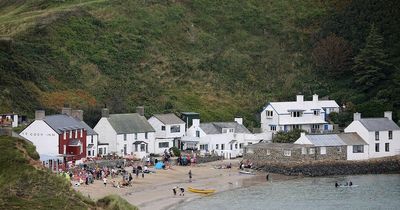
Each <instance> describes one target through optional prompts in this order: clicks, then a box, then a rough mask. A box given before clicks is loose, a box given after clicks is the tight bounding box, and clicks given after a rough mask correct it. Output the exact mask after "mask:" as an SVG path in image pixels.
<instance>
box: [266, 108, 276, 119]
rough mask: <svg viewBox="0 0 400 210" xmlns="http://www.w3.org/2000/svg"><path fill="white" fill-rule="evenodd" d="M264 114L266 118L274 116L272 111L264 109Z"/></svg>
mask: <svg viewBox="0 0 400 210" xmlns="http://www.w3.org/2000/svg"><path fill="white" fill-rule="evenodd" d="M265 114H266V115H267V118H272V117H273V116H274V112H273V111H268V110H267V111H266V112H265Z"/></svg>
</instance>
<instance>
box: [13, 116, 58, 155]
mask: <svg viewBox="0 0 400 210" xmlns="http://www.w3.org/2000/svg"><path fill="white" fill-rule="evenodd" d="M20 135H21V136H22V137H24V138H26V139H28V140H29V141H31V142H32V143H33V144H34V145H35V146H36V151H37V152H38V153H39V154H49V155H57V154H58V139H59V136H58V134H57V133H56V132H55V131H54V130H53V129H52V128H51V127H50V126H48V125H47V124H46V123H45V122H44V121H43V120H35V121H33V122H32V123H31V124H30V125H29V126H28V127H26V128H25V129H24V130H23V131H22V132H21V133H20Z"/></svg>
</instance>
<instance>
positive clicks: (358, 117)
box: [353, 112, 361, 121]
mask: <svg viewBox="0 0 400 210" xmlns="http://www.w3.org/2000/svg"><path fill="white" fill-rule="evenodd" d="M360 119H361V113H358V112H356V113H354V114H353V120H354V121H358V120H360Z"/></svg>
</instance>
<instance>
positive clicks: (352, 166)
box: [253, 156, 400, 176]
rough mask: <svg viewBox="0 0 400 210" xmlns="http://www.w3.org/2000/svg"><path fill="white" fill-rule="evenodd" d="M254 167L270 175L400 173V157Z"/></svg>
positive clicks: (274, 163)
mask: <svg viewBox="0 0 400 210" xmlns="http://www.w3.org/2000/svg"><path fill="white" fill-rule="evenodd" d="M253 164H254V167H255V168H257V169H259V170H264V171H266V172H269V173H278V174H284V175H294V176H297V175H303V176H327V175H353V174H384V173H400V156H394V157H387V158H380V159H372V160H365V161H342V160H338V161H313V162H303V163H278V162H264V163H260V162H258V163H253Z"/></svg>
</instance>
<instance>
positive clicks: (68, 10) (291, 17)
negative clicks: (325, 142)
mask: <svg viewBox="0 0 400 210" xmlns="http://www.w3.org/2000/svg"><path fill="white" fill-rule="evenodd" d="M366 4H367V3H366ZM381 4H382V3H381ZM349 5H350V6H351V7H350V6H349ZM332 7H334V8H336V9H332ZM354 8H358V9H360V10H362V11H363V10H364V9H365V8H360V5H355V6H354V5H353V1H350V0H349V1H330V2H328V3H325V2H323V1H319V0H309V1H292V0H276V1H261V0H250V1H240V0H235V1H212V0H193V1H187V0H169V1H166V0H145V1H143V0H136V1H134V0H64V1H60V0H52V1H48V0H18V1H2V2H0V35H1V36H2V38H0V73H1V75H4V76H2V77H1V78H0V112H6V111H7V112H8V111H15V112H22V113H26V114H30V115H32V114H33V110H34V109H35V108H46V109H47V110H48V111H50V112H51V111H53V112H54V111H56V110H59V108H60V107H62V106H63V105H64V104H70V106H72V107H74V108H81V109H84V110H85V111H86V112H85V113H86V114H85V115H86V116H85V117H86V119H87V121H89V124H93V123H94V122H96V121H97V117H98V115H99V108H101V107H103V106H104V104H107V106H108V108H110V109H111V112H114V113H117V112H126V111H134V109H135V106H137V105H145V107H146V115H150V114H153V113H160V112H171V111H172V112H179V111H197V112H200V113H201V117H202V120H205V121H210V120H216V121H219V120H231V119H233V117H234V116H235V115H242V116H244V117H245V122H246V123H248V124H249V125H250V126H255V125H256V122H257V120H256V117H255V114H256V113H257V111H259V110H260V109H261V108H262V106H263V105H264V104H265V103H266V102H267V101H271V100H288V99H290V100H294V95H295V94H297V93H299V92H301V93H303V94H305V95H306V98H307V97H310V96H311V95H312V94H313V93H318V94H320V95H321V96H329V95H331V96H335V99H338V102H339V103H340V104H341V103H342V102H347V101H355V103H356V104H360V103H362V102H365V100H366V101H368V100H369V97H364V98H362V101H361V102H360V100H358V98H354V97H353V98H352V95H354V94H352V93H354V92H352V89H354V88H353V87H351V85H350V84H352V77H351V76H350V77H349V76H344V77H341V78H339V79H337V78H333V79H332V78H329V77H326V76H325V75H324V73H320V72H318V71H316V69H317V68H316V67H315V64H314V61H313V59H312V50H313V47H314V45H315V43H316V42H317V41H318V40H319V39H321V38H324V37H325V36H326V33H330V32H334V33H337V32H336V31H335V30H336V29H337V28H338V27H339V26H337V25H336V26H337V27H333V28H332V27H331V28H330V27H327V26H331V25H329V24H328V23H329V21H337V20H339V19H340V18H344V17H346V15H348V16H349V18H350V19H351V13H349V14H350V15H349V14H348V13H346V12H343V11H347V10H349V11H354ZM346 9H347V10H346ZM339 17H340V18H339ZM362 17H364V16H361V15H360V18H362ZM344 19H347V18H344ZM349 24H350V23H349ZM334 26H335V25H334ZM334 29H335V30H334ZM339 29H340V28H339ZM360 30H361V29H360ZM346 38H347V37H346ZM348 41H349V42H352V40H351V39H349V40H348ZM362 41H364V40H362ZM391 52H398V51H395V50H393V51H391ZM337 87H341V88H339V89H338V88H337ZM341 92H347V93H349V94H348V95H346V94H345V95H343V94H340V93H341ZM357 100H358V101H357ZM395 100H397V99H395ZM368 106H369V105H368ZM362 109H363V108H362V107H361V108H360V111H363V110H362Z"/></svg>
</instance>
